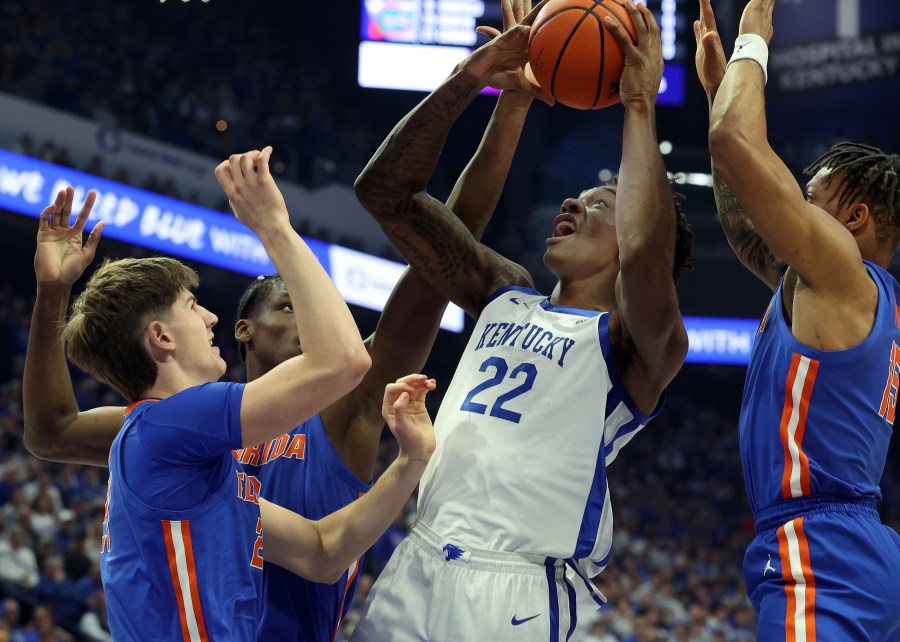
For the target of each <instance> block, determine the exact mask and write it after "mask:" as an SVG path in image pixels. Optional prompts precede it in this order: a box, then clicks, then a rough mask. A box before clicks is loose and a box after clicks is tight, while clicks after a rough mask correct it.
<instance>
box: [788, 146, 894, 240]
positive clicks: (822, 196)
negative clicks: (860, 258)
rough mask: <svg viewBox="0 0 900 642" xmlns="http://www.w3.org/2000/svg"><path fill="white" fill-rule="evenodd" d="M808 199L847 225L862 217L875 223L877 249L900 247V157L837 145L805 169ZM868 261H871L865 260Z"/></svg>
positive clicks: (872, 148) (876, 149) (878, 150)
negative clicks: (855, 218)
mask: <svg viewBox="0 0 900 642" xmlns="http://www.w3.org/2000/svg"><path fill="white" fill-rule="evenodd" d="M805 172H806V173H807V174H808V175H810V176H812V179H811V180H810V181H809V183H808V185H807V199H808V200H809V201H810V202H811V203H813V204H815V205H818V206H819V207H821V208H822V209H824V210H825V211H827V212H828V213H829V214H831V215H832V216H834V217H835V218H837V219H838V220H840V221H841V222H845V219H847V220H849V221H852V220H854V217H857V216H859V215H861V214H867V215H871V217H872V220H873V221H874V222H875V241H876V244H877V246H878V247H888V248H890V249H891V250H893V249H894V248H895V247H897V245H898V243H900V156H898V155H897V154H886V153H885V152H883V151H881V150H880V149H878V148H877V147H870V146H869V145H860V144H857V143H838V144H837V145H834V146H833V147H832V148H831V149H830V150H828V151H827V152H826V153H825V154H824V155H822V156H821V157H820V158H819V159H818V160H816V161H815V162H814V163H813V164H812V165H810V166H809V167H807V168H806V170H805ZM866 258H868V257H866Z"/></svg>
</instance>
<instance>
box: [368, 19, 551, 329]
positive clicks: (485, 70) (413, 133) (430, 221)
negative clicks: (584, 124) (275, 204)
mask: <svg viewBox="0 0 900 642" xmlns="http://www.w3.org/2000/svg"><path fill="white" fill-rule="evenodd" d="M537 9H538V7H536V8H535V10H534V11H532V12H530V13H529V14H528V15H527V16H525V18H524V19H523V20H522V22H521V24H519V25H516V26H514V27H513V28H511V29H509V30H508V31H506V32H505V33H503V34H502V35H499V36H497V37H496V38H494V39H493V40H492V41H491V42H489V43H488V44H486V45H484V46H483V47H481V48H480V49H478V50H476V51H475V52H474V53H473V54H472V55H470V56H469V57H468V58H466V59H465V60H464V61H463V62H462V63H460V64H459V65H458V66H457V68H456V69H455V70H454V72H453V73H452V74H451V75H450V77H449V78H448V79H447V80H446V81H444V83H443V84H442V85H441V86H440V87H438V88H437V89H436V90H435V91H434V92H432V93H431V94H430V95H429V96H428V97H427V98H426V99H425V100H424V101H422V102H421V103H420V104H419V105H418V106H417V107H416V108H415V109H413V111H412V112H410V113H409V114H408V115H407V116H406V117H405V118H403V120H401V121H400V123H399V124H398V125H397V126H396V127H394V129H393V131H392V132H391V133H390V134H389V135H388V137H387V139H386V140H385V141H384V143H382V145H381V147H380V148H379V149H378V151H377V152H376V153H375V156H374V157H373V158H372V160H370V161H369V163H368V165H367V166H366V167H365V169H364V170H363V172H362V174H360V176H359V178H357V180H356V185H355V189H356V194H357V197H358V198H359V200H360V202H361V203H362V204H363V206H364V207H365V208H366V209H367V210H368V211H369V212H370V213H371V214H372V216H374V217H375V219H376V220H377V221H378V222H379V224H380V225H381V228H382V229H383V230H384V231H385V234H387V236H388V238H390V239H391V241H392V242H393V243H394V245H395V246H396V247H397V249H398V250H399V251H400V252H401V253H402V254H403V256H404V257H405V258H406V260H407V261H409V263H410V265H412V266H413V267H414V268H416V269H417V270H418V272H419V274H421V275H422V276H423V277H424V278H425V279H426V280H427V281H428V283H429V284H430V285H431V286H432V287H433V288H434V289H435V290H437V291H438V292H439V293H440V294H441V295H443V296H444V297H446V298H448V299H450V300H451V301H453V302H454V303H456V304H457V305H459V306H460V307H462V308H463V309H464V310H466V312H468V313H469V314H470V315H472V316H478V314H479V313H480V312H481V310H482V308H483V307H484V305H485V303H486V302H487V297H488V295H490V293H491V292H493V291H494V290H496V289H497V288H499V287H502V286H504V285H509V284H517V285H526V286H530V285H531V277H530V276H529V275H528V274H527V272H525V270H524V269H522V268H521V267H520V266H518V265H516V264H514V263H512V262H511V261H509V260H507V259H505V258H504V257H502V256H500V255H499V254H497V253H496V252H494V251H493V250H490V249H489V248H487V247H486V246H484V245H482V244H481V243H479V242H478V241H477V240H476V239H475V237H474V236H473V235H472V233H471V232H470V231H469V230H468V229H467V228H466V226H465V225H463V223H462V222H460V220H459V219H458V218H456V216H454V215H453V212H452V211H451V210H450V209H449V208H448V207H447V206H446V205H444V204H443V203H441V202H440V201H438V200H437V199H435V198H433V197H432V196H431V195H430V194H428V193H427V191H426V190H425V187H426V184H427V183H428V180H429V179H430V178H431V175H432V173H433V172H434V168H435V165H436V164H437V161H438V158H439V156H440V153H441V150H442V148H443V145H444V141H445V140H446V138H447V134H448V132H449V130H450V128H451V126H452V125H453V123H454V122H455V121H456V119H457V118H458V117H459V115H460V114H461V113H462V112H463V110H464V109H465V108H466V107H467V106H468V104H469V103H470V102H471V101H472V100H473V99H474V98H475V96H476V95H477V94H478V92H479V91H481V89H482V88H484V87H485V86H486V85H491V86H493V87H497V88H500V89H520V90H525V91H528V92H530V93H536V92H537V88H536V87H535V86H534V85H533V84H532V83H531V82H530V81H528V80H526V78H525V74H524V65H525V62H526V61H527V51H528V33H529V27H528V26H527V25H530V24H531V22H532V21H533V20H534V16H535V15H536V11H537Z"/></svg>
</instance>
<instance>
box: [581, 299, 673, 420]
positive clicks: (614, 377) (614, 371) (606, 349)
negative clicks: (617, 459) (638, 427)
mask: <svg viewBox="0 0 900 642" xmlns="http://www.w3.org/2000/svg"><path fill="white" fill-rule="evenodd" d="M612 315H613V313H612V312H610V313H609V314H606V315H605V316H604V317H603V318H602V319H600V323H599V324H598V327H597V330H598V332H599V335H600V349H601V350H602V352H603V360H604V361H605V362H606V370H607V372H608V373H609V382H610V384H611V388H610V391H609V393H608V394H607V396H606V415H605V416H604V419H607V418H609V416H610V415H611V414H612V412H613V411H614V410H615V409H616V406H618V405H619V404H620V403H624V404H625V406H626V407H627V408H628V410H629V412H631V414H632V416H633V417H634V418H635V419H637V420H638V423H639V424H646V423H647V422H649V421H650V420H651V419H653V418H654V417H656V415H658V414H659V411H660V410H662V407H663V405H665V400H666V392H665V391H663V394H662V395H660V399H659V402H658V403H657V404H656V408H654V410H653V412H652V413H651V414H650V415H649V416H648V415H646V414H644V411H643V410H641V409H640V408H639V407H638V405H637V404H636V403H635V402H634V400H633V399H632V398H631V395H630V394H628V391H627V390H626V389H625V384H624V383H622V379H621V378H620V377H619V370H618V368H616V363H615V359H613V354H612V345H611V343H610V341H609V321H610V319H611V318H612ZM620 432H621V429H620ZM618 434H619V433H616V435H617V436H618Z"/></svg>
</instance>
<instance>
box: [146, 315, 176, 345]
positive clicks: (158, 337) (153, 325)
mask: <svg viewBox="0 0 900 642" xmlns="http://www.w3.org/2000/svg"><path fill="white" fill-rule="evenodd" d="M145 335H146V337H147V341H148V343H149V345H150V349H151V351H155V350H162V351H164V352H171V351H173V350H174V349H175V341H174V340H173V337H172V335H171V334H170V333H169V332H168V331H167V330H166V327H165V326H164V325H163V324H162V323H161V322H160V321H151V322H150V323H148V324H147V329H146V331H145Z"/></svg>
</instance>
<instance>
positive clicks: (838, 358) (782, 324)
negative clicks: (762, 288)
mask: <svg viewBox="0 0 900 642" xmlns="http://www.w3.org/2000/svg"><path fill="white" fill-rule="evenodd" d="M863 264H864V265H865V266H866V271H867V272H868V273H869V277H870V278H871V279H872V281H874V282H875V287H876V288H877V289H878V304H877V306H876V309H875V323H873V324H872V329H871V331H870V332H869V334H868V335H867V336H866V338H865V339H863V340H862V341H861V342H860V343H857V344H856V345H855V346H851V347H849V348H845V349H844V350H816V349H815V348H811V347H810V346H808V345H806V344H805V343H801V342H800V341H799V340H798V339H797V337H795V336H794V335H793V333H792V332H791V328H790V326H788V323H787V320H786V318H787V317H786V316H785V312H784V293H783V287H784V279H782V282H781V283H780V284H779V285H778V289H777V290H776V291H775V306H774V307H775V309H774V310H773V311H772V312H773V313H774V314H770V315H769V316H774V317H775V318H774V319H769V323H772V322H773V321H774V322H775V326H776V328H777V331H778V334H779V336H780V337H781V341H782V343H783V344H784V346H785V348H787V349H788V350H790V351H792V352H796V353H797V354H800V355H802V356H804V357H809V358H810V359H815V360H816V361H818V362H820V363H841V362H843V361H848V360H850V359H858V358H859V355H860V353H864V352H867V351H868V350H869V349H871V348H873V347H875V346H876V345H877V343H878V341H879V338H880V336H881V333H882V332H883V329H884V324H885V323H886V319H890V320H891V321H893V317H894V315H893V314H887V312H886V311H885V306H886V305H888V304H889V303H890V300H891V298H892V288H888V284H887V283H885V282H884V280H883V279H882V278H881V272H884V270H883V269H882V268H880V267H878V266H877V265H875V264H873V263H870V262H869V261H863Z"/></svg>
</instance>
